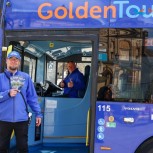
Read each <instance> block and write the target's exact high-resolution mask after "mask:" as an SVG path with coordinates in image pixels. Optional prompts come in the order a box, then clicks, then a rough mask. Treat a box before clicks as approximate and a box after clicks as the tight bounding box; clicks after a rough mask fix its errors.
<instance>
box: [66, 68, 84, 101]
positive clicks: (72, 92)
mask: <svg viewBox="0 0 153 153" xmlns="http://www.w3.org/2000/svg"><path fill="white" fill-rule="evenodd" d="M63 81H64V95H66V96H67V97H71V98H78V97H79V96H78V94H79V92H80V91H84V90H85V81H84V76H83V74H82V73H81V72H80V71H79V70H78V68H76V69H75V70H74V71H73V72H72V73H70V74H68V75H67V77H66V78H65V79H64V80H63ZM70 81H72V82H73V87H72V88H70V87H68V83H69V82H70Z"/></svg>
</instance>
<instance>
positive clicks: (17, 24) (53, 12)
mask: <svg viewBox="0 0 153 153" xmlns="http://www.w3.org/2000/svg"><path fill="white" fill-rule="evenodd" d="M9 2H10V5H8V6H7V8H6V19H5V20H6V27H5V28H6V29H7V30H10V29H50V28H56V29H57V28H108V27H110V28H117V27H118V28H119V27H122V28H125V27H135V28H138V27H152V26H153V22H152V20H151V19H152V16H153V6H152V3H151V1H149V0H147V1H145V4H144V1H143V0H140V1H137V0H134V1H133V0H127V1H117V0H115V1H114V0H112V1H107V0H104V1H98V0H96V1H89V0H87V1H77V2H76V1H74V0H72V1H63V3H61V1H60V0H58V1H56V2H55V1H51V0H50V1H48V2H46V1H44V0H41V1H37V2H33V1H30V0H26V1H18V0H10V1H9ZM38 12H39V13H38Z"/></svg>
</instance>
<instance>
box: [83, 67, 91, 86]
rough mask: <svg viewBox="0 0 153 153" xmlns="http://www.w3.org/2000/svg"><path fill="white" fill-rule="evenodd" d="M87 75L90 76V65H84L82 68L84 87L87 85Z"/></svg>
mask: <svg viewBox="0 0 153 153" xmlns="http://www.w3.org/2000/svg"><path fill="white" fill-rule="evenodd" d="M89 76H90V65H86V66H85V69H84V80H85V85H86V88H87V86H88V81H89Z"/></svg>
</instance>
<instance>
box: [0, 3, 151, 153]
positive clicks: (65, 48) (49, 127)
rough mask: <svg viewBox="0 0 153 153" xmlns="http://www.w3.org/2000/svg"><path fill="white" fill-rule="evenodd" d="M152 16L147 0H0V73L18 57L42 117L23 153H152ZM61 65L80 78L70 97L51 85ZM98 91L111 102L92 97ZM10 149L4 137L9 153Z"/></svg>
mask: <svg viewBox="0 0 153 153" xmlns="http://www.w3.org/2000/svg"><path fill="white" fill-rule="evenodd" d="M152 18H153V5H152V2H151V1H149V0H146V1H143V0H139V1H137V0H103V1H99V0H94V1H93V0H90V1H89V0H86V1H81V0H80V1H74V0H71V1H70V0H64V1H61V0H56V1H53V0H48V1H45V0H37V1H31V0H25V1H18V0H0V35H1V37H0V71H1V72H3V71H4V69H5V66H6V65H5V58H6V56H7V52H9V51H11V50H16V51H18V52H19V53H20V54H21V55H22V61H21V67H20V70H22V71H24V72H26V73H28V74H29V75H30V76H31V78H32V80H33V83H34V85H35V88H36V91H37V94H38V101H39V104H40V106H41V109H42V114H43V122H42V124H41V126H40V127H39V128H36V126H35V118H34V117H33V118H32V122H31V124H30V126H29V139H28V144H29V152H33V153H47V152H48V153H49V152H50V153H51V152H52V153H53V152H54V153H55V152H58V153H65V152H66V153H78V152H79V153H108V152H109V153H123V152H124V153H152V152H153V146H152V144H153V130H152V129H153V104H152V103H153V59H152V58H153V21H152ZM68 61H74V62H75V63H76V64H77V67H78V68H79V70H80V71H81V72H82V73H83V75H84V78H85V83H86V89H85V91H84V92H82V93H78V98H68V97H63V96H62V95H63V89H61V88H60V87H59V86H58V85H59V83H60V82H61V81H62V80H63V78H65V77H66V75H67V68H66V63H67V62H68ZM106 86H111V88H112V93H111V99H109V100H107V99H100V98H98V96H99V95H100V94H102V93H100V91H101V90H102V89H104V87H106ZM29 109H30V108H29ZM15 144H16V142H15V136H14V133H12V136H11V144H10V148H11V149H10V152H11V153H15V152H16V148H15Z"/></svg>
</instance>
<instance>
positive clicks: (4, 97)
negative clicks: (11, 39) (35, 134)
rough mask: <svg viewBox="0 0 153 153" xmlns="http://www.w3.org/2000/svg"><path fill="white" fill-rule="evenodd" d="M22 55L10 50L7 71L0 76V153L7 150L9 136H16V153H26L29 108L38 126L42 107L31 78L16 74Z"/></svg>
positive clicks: (4, 152)
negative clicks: (13, 134)
mask: <svg viewBox="0 0 153 153" xmlns="http://www.w3.org/2000/svg"><path fill="white" fill-rule="evenodd" d="M20 63H21V56H20V54H19V53H18V52H16V51H12V52H11V53H9V54H8V56H7V59H6V65H7V69H6V70H5V71H4V72H3V73H1V74H0V153H7V152H8V150H9V144H10V138H11V134H12V132H13V130H14V133H15V136H16V145H17V150H18V151H17V152H20V153H28V125H29V121H30V120H28V119H29V117H28V116H29V112H28V108H27V107H28V106H27V105H29V106H30V108H31V109H32V111H33V112H34V113H35V115H36V120H35V122H36V126H39V125H40V124H41V118H42V114H41V108H40V106H39V103H38V97H37V94H36V91H35V88H34V85H33V82H32V80H31V78H30V76H29V75H28V74H26V73H24V72H21V71H19V70H18V69H19V67H20Z"/></svg>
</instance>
